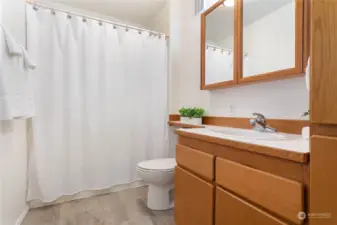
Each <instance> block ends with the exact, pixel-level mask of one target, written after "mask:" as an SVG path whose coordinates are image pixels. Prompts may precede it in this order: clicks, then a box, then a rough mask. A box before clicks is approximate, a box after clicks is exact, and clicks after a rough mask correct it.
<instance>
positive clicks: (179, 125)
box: [168, 121, 205, 128]
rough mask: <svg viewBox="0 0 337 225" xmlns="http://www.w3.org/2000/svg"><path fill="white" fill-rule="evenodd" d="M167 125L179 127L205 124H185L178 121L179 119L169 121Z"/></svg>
mask: <svg viewBox="0 0 337 225" xmlns="http://www.w3.org/2000/svg"><path fill="white" fill-rule="evenodd" d="M168 125H169V126H172V127H180V128H204V127H205V126H199V125H193V124H187V123H180V122H179V121H169V122H168Z"/></svg>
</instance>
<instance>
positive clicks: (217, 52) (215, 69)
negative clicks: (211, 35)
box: [205, 46, 234, 84]
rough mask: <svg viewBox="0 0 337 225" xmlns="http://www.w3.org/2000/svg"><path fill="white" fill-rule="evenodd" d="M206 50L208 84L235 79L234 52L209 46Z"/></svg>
mask: <svg viewBox="0 0 337 225" xmlns="http://www.w3.org/2000/svg"><path fill="white" fill-rule="evenodd" d="M205 52H206V57H205V59H206V61H205V63H206V67H205V68H206V76H205V77H206V80H205V82H206V84H214V83H218V82H224V81H230V80H233V73H234V71H233V58H234V57H233V52H228V51H224V50H221V49H220V48H215V49H214V47H207V46H206V49H205Z"/></svg>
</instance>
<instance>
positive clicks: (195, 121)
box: [180, 117, 202, 125]
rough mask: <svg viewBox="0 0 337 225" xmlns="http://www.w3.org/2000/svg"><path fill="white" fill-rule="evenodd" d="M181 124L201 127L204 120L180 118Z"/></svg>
mask: <svg viewBox="0 0 337 225" xmlns="http://www.w3.org/2000/svg"><path fill="white" fill-rule="evenodd" d="M180 122H182V123H186V124H191V125H201V124H202V118H189V117H180Z"/></svg>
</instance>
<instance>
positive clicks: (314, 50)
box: [309, 0, 337, 225]
mask: <svg viewBox="0 0 337 225" xmlns="http://www.w3.org/2000/svg"><path fill="white" fill-rule="evenodd" d="M311 1H312V3H313V4H312V10H311V13H312V21H311V28H312V29H311V37H312V39H311V55H312V57H311V80H310V85H311V87H310V108H311V110H310V114H311V115H310V122H311V125H310V129H311V149H310V151H311V159H310V161H311V162H310V164H311V165H310V167H311V168H310V170H311V172H310V209H309V210H310V212H311V213H312V216H310V221H309V222H310V223H309V224H310V225H336V224H337V194H336V190H337V179H336V171H337V104H336V102H337V63H336V60H337V32H336V30H337V17H336V16H335V15H336V13H337V4H336V1H331V0H311Z"/></svg>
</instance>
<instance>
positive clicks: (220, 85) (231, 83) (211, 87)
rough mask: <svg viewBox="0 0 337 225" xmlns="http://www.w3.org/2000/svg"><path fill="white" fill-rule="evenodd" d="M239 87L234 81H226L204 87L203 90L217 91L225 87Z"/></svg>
mask: <svg viewBox="0 0 337 225" xmlns="http://www.w3.org/2000/svg"><path fill="white" fill-rule="evenodd" d="M236 85H237V82H236V81H234V80H229V81H224V82H218V83H215V84H207V85H204V86H202V88H201V90H209V91H210V90H216V89H219V88H223V87H234V86H236Z"/></svg>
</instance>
